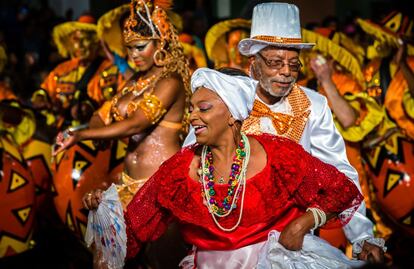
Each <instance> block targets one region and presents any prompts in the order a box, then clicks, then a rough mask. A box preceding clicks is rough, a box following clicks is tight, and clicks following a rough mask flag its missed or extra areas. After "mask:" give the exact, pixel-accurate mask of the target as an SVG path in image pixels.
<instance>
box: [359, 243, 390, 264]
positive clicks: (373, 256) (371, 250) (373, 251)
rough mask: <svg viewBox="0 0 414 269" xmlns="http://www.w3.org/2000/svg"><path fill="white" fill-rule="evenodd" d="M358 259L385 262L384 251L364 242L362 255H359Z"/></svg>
mask: <svg viewBox="0 0 414 269" xmlns="http://www.w3.org/2000/svg"><path fill="white" fill-rule="evenodd" d="M358 259H360V260H363V261H369V262H378V263H383V262H384V251H383V250H382V248H380V247H379V246H376V245H373V244H370V243H368V242H364V245H363V246H362V251H361V253H359V254H358Z"/></svg>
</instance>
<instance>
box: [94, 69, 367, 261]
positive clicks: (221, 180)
mask: <svg viewBox="0 0 414 269" xmlns="http://www.w3.org/2000/svg"><path fill="white" fill-rule="evenodd" d="M191 87H192V90H193V91H194V94H193V97H192V99H191V110H192V112H191V116H190V121H191V124H192V126H193V127H194V128H195V129H196V136H197V144H195V145H193V146H190V147H186V148H184V149H182V150H181V151H180V152H179V153H177V154H176V155H174V156H173V157H172V158H170V159H169V160H168V161H166V162H164V163H163V165H162V166H161V167H160V169H159V170H158V171H157V173H155V174H154V175H153V176H152V177H151V178H150V180H149V181H148V182H147V183H146V184H145V185H144V186H143V187H142V188H141V189H140V190H139V192H138V193H137V194H136V196H135V197H134V199H133V200H132V202H131V203H130V204H129V205H128V207H127V210H126V212H125V218H126V223H127V232H128V233H127V234H128V245H127V246H128V248H127V251H128V257H134V255H136V253H137V251H138V250H139V249H140V247H141V244H142V243H143V242H146V241H150V240H155V239H156V238H158V237H159V236H160V235H161V234H162V233H163V232H164V231H165V229H166V227H167V224H168V223H169V222H170V221H172V220H174V219H176V220H178V221H179V224H180V228H181V231H182V233H183V236H184V238H185V240H186V241H187V242H188V243H191V244H192V245H194V246H196V248H197V250H196V252H195V264H194V265H196V266H197V268H254V267H256V266H258V267H257V268H272V267H271V266H275V264H273V265H270V264H269V262H270V261H271V260H272V258H275V256H274V255H272V253H274V252H273V251H274V250H276V249H283V250H284V251H287V250H286V249H288V250H300V249H302V245H303V247H304V248H307V246H308V245H309V242H308V238H310V237H311V236H310V235H306V234H307V233H309V230H310V229H312V228H315V227H317V226H321V225H323V224H324V223H325V222H326V221H328V222H331V223H333V222H337V221H338V220H339V219H338V218H336V219H335V220H333V219H331V218H333V217H337V216H338V214H339V213H340V212H342V211H344V210H346V212H348V213H347V214H343V215H342V216H343V217H344V218H341V219H342V221H345V222H346V221H347V220H349V218H350V217H351V215H352V213H353V211H354V210H356V208H357V207H358V206H359V204H360V202H361V200H362V196H361V194H360V193H359V191H358V189H357V188H356V186H355V185H354V184H353V183H352V182H351V181H350V180H349V179H348V178H347V177H346V176H345V175H344V174H342V173H340V172H339V171H338V170H336V169H335V168H334V167H332V166H331V165H328V164H325V163H323V162H321V161H320V160H318V159H317V158H314V157H312V156H311V155H310V154H308V153H307V152H305V151H304V150H303V148H302V147H301V146H299V145H298V144H296V143H295V142H292V141H290V140H289V139H286V138H281V137H276V136H272V135H259V136H246V135H245V134H244V133H242V132H241V126H242V121H243V120H244V119H246V118H247V117H248V115H249V112H250V110H251V108H252V106H253V102H254V99H255V89H256V82H254V81H253V80H251V79H250V78H248V77H244V76H230V75H226V74H224V73H220V72H218V71H215V70H211V69H207V68H201V69H198V70H197V71H196V72H195V73H194V74H193V76H192V80H191ZM343 190H346V191H345V192H343ZM93 196H94V197H95V194H93ZM86 202H87V206H88V208H90V209H93V208H96V204H93V203H91V201H86ZM258 209H260V210H258ZM329 219H331V220H329ZM273 230H275V231H273ZM271 231H272V232H271ZM269 232H270V235H269V238H273V236H274V235H276V234H279V232H280V237H279V239H278V242H279V243H280V244H281V245H282V246H283V247H281V246H280V245H278V243H277V242H274V241H272V240H273V239H271V240H270V239H269V241H267V242H266V239H267V238H268V234H269ZM305 235H306V236H305ZM304 238H305V239H304ZM311 245H312V243H311ZM263 246H265V247H263ZM319 246H320V247H321V249H324V250H326V253H330V254H327V255H328V256H330V255H331V254H332V253H333V252H335V251H337V252H339V253H340V251H339V250H337V249H335V248H333V247H331V246H329V244H328V243H326V242H324V241H322V240H321V241H320V245H319ZM262 247H263V248H262ZM261 248H262V251H260V249H261ZM285 248H286V249H285ZM332 251H333V252H332ZM259 252H261V253H259ZM335 253H336V252H335ZM260 255H263V257H262V258H261V259H260V261H259V256H260ZM276 255H277V254H276ZM301 255H302V253H301V254H300V255H299V256H301ZM305 255H306V254H305ZM312 255H313V254H312ZM315 255H316V253H315ZM342 255H343V254H342ZM321 256H323V255H321ZM301 257H302V256H301ZM330 257H332V259H323V260H324V261H323V262H322V263H321V260H322V258H321V259H317V258H311V259H309V260H308V261H309V262H310V263H309V264H306V265H305V263H304V260H305V259H304V260H300V261H298V262H300V263H301V264H302V265H303V266H305V267H303V268H309V267H306V266H310V265H311V266H317V265H321V264H325V265H327V266H328V267H329V266H331V268H333V267H332V266H333V265H334V267H335V265H336V266H342V267H341V268H350V266H351V265H352V264H354V265H355V263H353V262H352V261H350V260H347V259H346V258H345V256H344V255H343V256H340V257H336V258H333V256H330ZM187 261H188V259H187ZM357 263H358V262H357ZM358 264H359V263H358ZM182 266H184V265H182ZM185 266H188V264H187V265H185ZM191 268H192V267H191ZM313 268H314V267H313ZM337 268H340V267H337Z"/></svg>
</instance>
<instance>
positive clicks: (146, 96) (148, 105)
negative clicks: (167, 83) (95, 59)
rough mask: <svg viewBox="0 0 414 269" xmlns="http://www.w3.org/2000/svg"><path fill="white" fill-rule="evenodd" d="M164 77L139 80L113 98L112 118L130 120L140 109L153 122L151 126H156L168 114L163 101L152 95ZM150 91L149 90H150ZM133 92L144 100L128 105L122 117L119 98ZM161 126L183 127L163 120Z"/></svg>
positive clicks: (178, 128)
mask: <svg viewBox="0 0 414 269" xmlns="http://www.w3.org/2000/svg"><path fill="white" fill-rule="evenodd" d="M162 77H164V76H155V75H153V76H151V77H149V78H147V79H139V80H138V81H136V82H135V83H134V85H133V86H132V87H131V88H130V87H124V88H123V89H122V91H121V92H120V93H119V94H117V95H116V96H114V97H113V99H112V104H111V113H112V117H113V118H114V119H115V120H116V121H122V120H124V119H125V118H128V117H129V116H130V115H131V114H132V113H134V112H135V111H136V110H137V109H138V108H140V109H141V110H142V111H143V112H144V114H145V116H146V118H147V119H148V120H149V121H150V122H151V124H156V123H157V122H158V121H159V120H160V119H161V118H162V117H163V116H164V115H165V113H167V110H166V109H165V108H164V106H163V104H162V102H161V100H160V99H159V98H158V97H157V96H156V95H154V94H152V92H153V90H154V86H155V84H156V83H157V82H158V80H159V79H160V78H162ZM148 89H149V90H148ZM147 90H148V91H147ZM129 92H132V93H133V95H134V96H135V97H138V96H141V95H142V99H140V100H138V101H134V100H132V101H130V102H129V103H128V105H127V109H126V116H125V117H124V116H122V115H121V112H120V111H119V109H118V107H117V104H118V101H119V98H121V97H122V96H124V95H126V94H127V93H129ZM158 124H159V125H161V126H164V127H167V128H171V129H176V130H180V129H182V127H183V124H182V123H181V122H180V123H178V122H171V121H166V120H163V121H161V122H159V123H158Z"/></svg>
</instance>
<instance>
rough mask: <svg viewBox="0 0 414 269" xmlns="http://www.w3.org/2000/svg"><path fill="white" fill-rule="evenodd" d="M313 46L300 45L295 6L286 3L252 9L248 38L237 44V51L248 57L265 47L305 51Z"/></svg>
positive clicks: (298, 23) (298, 20) (263, 5)
mask: <svg viewBox="0 0 414 269" xmlns="http://www.w3.org/2000/svg"><path fill="white" fill-rule="evenodd" d="M314 45H315V44H313V43H302V36H301V28H300V18H299V9H298V7H297V6H295V5H292V4H287V3H264V4H259V5H256V6H255V7H254V9H253V19H252V29H251V31H250V38H245V39H243V40H241V41H240V42H239V51H240V53H241V54H243V55H246V56H250V55H253V54H256V53H257V52H259V51H260V50H262V49H263V48H265V47H267V46H275V47H282V48H297V49H305V48H311V47H313V46H314Z"/></svg>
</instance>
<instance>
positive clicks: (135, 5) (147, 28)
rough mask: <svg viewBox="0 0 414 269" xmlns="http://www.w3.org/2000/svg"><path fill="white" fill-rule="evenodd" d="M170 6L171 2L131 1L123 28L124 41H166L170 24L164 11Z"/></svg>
mask: <svg viewBox="0 0 414 269" xmlns="http://www.w3.org/2000/svg"><path fill="white" fill-rule="evenodd" d="M171 5H172V1H171V0H132V1H131V4H130V16H129V18H128V20H127V21H126V23H125V27H124V41H125V42H126V43H129V42H131V41H134V40H139V39H160V40H164V39H168V35H169V31H170V30H171V23H170V21H169V19H168V15H167V13H166V11H167V10H168V9H170V8H171Z"/></svg>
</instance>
